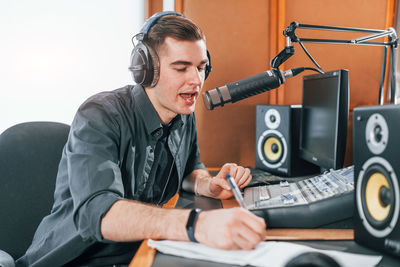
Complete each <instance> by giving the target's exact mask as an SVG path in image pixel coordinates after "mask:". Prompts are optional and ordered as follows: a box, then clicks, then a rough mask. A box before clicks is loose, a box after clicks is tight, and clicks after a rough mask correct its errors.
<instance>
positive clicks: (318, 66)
mask: <svg viewBox="0 0 400 267" xmlns="http://www.w3.org/2000/svg"><path fill="white" fill-rule="evenodd" d="M298 42H299V44H300V46H301V48H303V51H304V53H306V55H307V56H308V57H309V58H310V59H311V61H312V62H313V63H314V65H315V66H317V68H318V69H319V70H320V71H318V72H319V73H325V72H324V71H323V70H322V68H321V66H320V65H318V63H317V61H315V59H314V58H313V57H312V56H311V54H310V53H309V52H308V51H307V49H306V48H305V46H304V45H303V43H302V42H301V41H300V40H298Z"/></svg>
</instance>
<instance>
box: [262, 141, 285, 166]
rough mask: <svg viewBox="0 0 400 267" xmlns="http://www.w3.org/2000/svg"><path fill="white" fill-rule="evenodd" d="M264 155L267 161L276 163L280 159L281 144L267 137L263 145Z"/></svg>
mask: <svg viewBox="0 0 400 267" xmlns="http://www.w3.org/2000/svg"><path fill="white" fill-rule="evenodd" d="M264 155H265V157H266V159H267V160H268V161H271V162H274V161H278V160H279V159H280V158H281V157H282V143H281V141H280V140H279V139H278V138H276V137H273V136H272V137H269V138H267V140H265V143H264Z"/></svg>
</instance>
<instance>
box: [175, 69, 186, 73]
mask: <svg viewBox="0 0 400 267" xmlns="http://www.w3.org/2000/svg"><path fill="white" fill-rule="evenodd" d="M176 70H177V71H179V72H185V71H186V68H181V69H176Z"/></svg>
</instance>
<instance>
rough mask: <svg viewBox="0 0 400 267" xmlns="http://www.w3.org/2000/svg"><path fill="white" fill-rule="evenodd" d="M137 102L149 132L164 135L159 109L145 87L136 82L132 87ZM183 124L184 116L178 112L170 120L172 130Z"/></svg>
mask: <svg viewBox="0 0 400 267" xmlns="http://www.w3.org/2000/svg"><path fill="white" fill-rule="evenodd" d="M132 92H133V96H134V99H135V103H136V105H137V107H138V110H139V112H140V113H141V115H142V117H143V121H144V124H145V126H146V131H147V134H151V135H155V136H156V137H157V136H158V137H160V136H161V135H162V125H161V121H160V118H159V117H158V114H157V111H156V109H155V108H154V106H153V104H152V103H151V101H150V99H149V97H148V96H147V94H146V92H145V89H144V88H143V86H142V85H139V84H136V85H135V86H134V87H133V88H132ZM182 125H183V120H182V116H181V115H180V114H178V115H177V116H176V117H175V118H174V119H172V121H171V122H170V130H171V131H173V130H176V129H178V128H180V127H181V126H182Z"/></svg>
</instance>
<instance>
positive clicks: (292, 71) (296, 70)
mask: <svg viewBox="0 0 400 267" xmlns="http://www.w3.org/2000/svg"><path fill="white" fill-rule="evenodd" d="M305 70H312V71H315V72H319V73H321V74H323V73H324V72H321V70H318V69H315V68H306V67H300V68H293V69H290V70H287V71H285V72H284V73H283V75H284V77H285V78H289V77H294V76H296V75H298V74H300V73H302V72H303V71H305Z"/></svg>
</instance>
